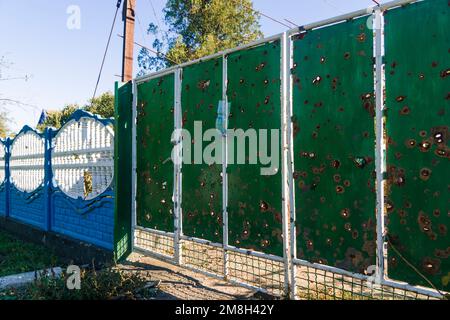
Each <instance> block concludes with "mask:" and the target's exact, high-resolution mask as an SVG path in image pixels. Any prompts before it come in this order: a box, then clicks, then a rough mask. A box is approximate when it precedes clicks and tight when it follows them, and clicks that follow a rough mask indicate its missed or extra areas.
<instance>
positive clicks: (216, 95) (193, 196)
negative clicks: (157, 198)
mask: <svg viewBox="0 0 450 320" xmlns="http://www.w3.org/2000/svg"><path fill="white" fill-rule="evenodd" d="M222 68H223V66H222V58H220V59H214V60H210V61H206V62H201V63H198V64H194V65H191V66H188V67H186V68H184V69H183V81H182V91H181V105H182V114H183V129H186V130H188V131H189V133H190V134H191V138H192V141H186V142H187V143H192V142H195V143H201V141H194V140H195V137H194V122H196V121H198V122H200V123H201V126H202V129H203V133H204V132H205V131H206V130H209V129H214V128H215V126H216V118H217V108H218V104H219V101H220V100H222ZM211 143H212V141H211V142H207V141H205V142H203V147H206V146H207V145H210V144H211ZM219 143H220V140H219ZM191 148H192V151H193V150H194V146H193V145H192V147H191ZM218 149H219V150H220V149H221V144H220V146H219V148H218ZM202 151H203V148H202ZM219 156H221V152H220V154H219ZM191 158H192V159H191V160H192V164H189V163H183V167H182V173H183V202H182V208H183V234H185V235H188V236H192V237H196V238H201V239H206V240H209V241H213V242H216V243H221V242H222V234H223V232H222V230H223V227H222V177H221V173H222V164H221V162H220V161H219V163H216V164H210V165H208V164H205V162H204V161H203V162H202V164H194V163H193V161H194V156H193V154H192V157H191Z"/></svg>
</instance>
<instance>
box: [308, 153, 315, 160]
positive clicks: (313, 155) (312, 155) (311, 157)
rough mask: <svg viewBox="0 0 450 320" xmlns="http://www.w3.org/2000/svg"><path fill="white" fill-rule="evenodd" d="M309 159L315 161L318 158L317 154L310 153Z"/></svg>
mask: <svg viewBox="0 0 450 320" xmlns="http://www.w3.org/2000/svg"><path fill="white" fill-rule="evenodd" d="M308 157H309V158H310V159H314V158H315V157H316V154H315V153H314V152H310V153H309V154H308Z"/></svg>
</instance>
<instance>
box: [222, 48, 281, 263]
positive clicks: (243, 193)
mask: <svg viewBox="0 0 450 320" xmlns="http://www.w3.org/2000/svg"><path fill="white" fill-rule="evenodd" d="M280 47H281V45H280V41H279V40H276V41H272V42H270V43H264V44H262V45H260V46H257V47H254V48H250V49H246V50H240V51H236V52H233V53H231V54H229V56H228V62H227V64H228V87H227V96H228V101H229V103H230V113H229V120H228V128H229V130H235V131H234V132H235V133H234V138H233V136H232V137H231V138H230V133H229V137H228V142H229V145H228V152H229V159H228V169H227V171H228V179H229V181H228V215H229V244H230V245H233V246H236V247H242V248H247V249H253V250H255V251H259V252H265V253H271V254H274V255H279V256H282V255H283V239H282V208H281V200H282V199H281V198H282V195H281V192H282V188H281V169H280V168H281V156H280V139H281V138H280V137H281V135H280V127H281V99H280V86H281V80H280V68H281V65H280V60H281V50H280ZM238 130H241V133H242V134H239V133H238ZM264 130H265V131H264ZM277 134H278V136H277ZM264 139H265V140H264ZM239 140H240V142H239ZM231 141H234V143H233V144H232V145H231V144H230V142H231ZM243 142H244V143H243ZM244 145H245V147H244V148H241V147H243V146H244ZM258 148H259V149H258ZM243 153H244V154H243ZM255 154H256V156H255ZM261 155H266V156H267V157H270V163H269V161H265V160H266V159H263V157H261ZM261 160H262V161H261ZM232 161H233V162H232ZM263 162H264V163H263ZM264 169H267V171H268V172H264V174H262V172H263V171H264ZM269 171H270V172H269Z"/></svg>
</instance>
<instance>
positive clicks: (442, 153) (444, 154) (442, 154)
mask: <svg viewBox="0 0 450 320" xmlns="http://www.w3.org/2000/svg"><path fill="white" fill-rule="evenodd" d="M435 153H436V155H437V156H439V157H446V158H447V157H448V155H447V151H445V150H443V149H436V151H435Z"/></svg>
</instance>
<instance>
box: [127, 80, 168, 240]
mask: <svg viewBox="0 0 450 320" xmlns="http://www.w3.org/2000/svg"><path fill="white" fill-rule="evenodd" d="M137 91H138V101H137V128H136V136H137V137H136V139H137V140H136V141H137V142H136V144H137V147H136V151H137V154H136V155H137V159H136V160H137V190H136V204H137V205H136V216H137V224H138V225H139V226H142V227H146V228H151V229H156V230H162V231H168V232H173V230H174V220H173V219H174V214H173V210H174V209H173V206H174V204H173V201H172V195H173V175H174V166H173V162H172V160H171V152H172V147H173V145H172V143H171V137H172V132H173V130H174V104H175V102H174V75H173V74H170V75H167V76H164V77H161V78H156V79H152V80H149V81H148V82H145V83H142V84H140V85H138V90H137Z"/></svg>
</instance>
